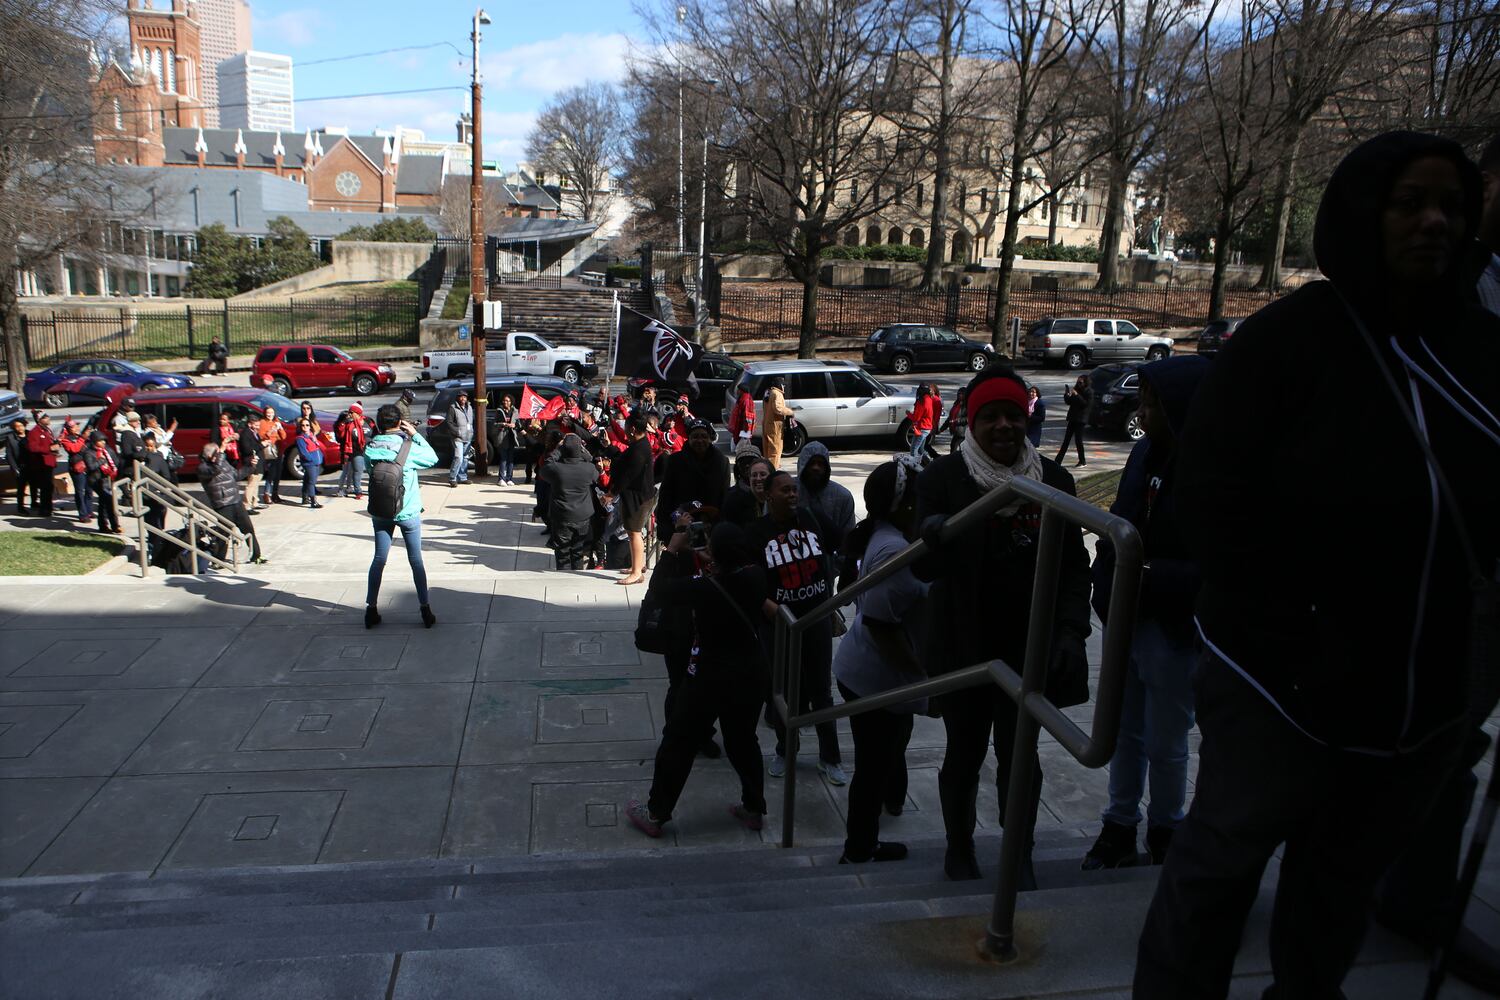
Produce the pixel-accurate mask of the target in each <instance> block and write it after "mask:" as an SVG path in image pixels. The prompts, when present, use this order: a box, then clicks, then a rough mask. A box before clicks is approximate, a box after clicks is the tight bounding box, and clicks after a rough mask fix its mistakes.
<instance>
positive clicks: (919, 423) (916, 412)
mask: <svg viewBox="0 0 1500 1000" xmlns="http://www.w3.org/2000/svg"><path fill="white" fill-rule="evenodd" d="M906 419H908V420H910V421H911V429H912V430H913V431H914V432H916V433H919V434H920V433H921V432H922V431H930V430H932V397H931V396H924V397H922V398H921V399H919V400H917V404H916V405H915V406H913V407H912V408H911V412H910V413H908V414H907V415H906Z"/></svg>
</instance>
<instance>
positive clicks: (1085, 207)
mask: <svg viewBox="0 0 1500 1000" xmlns="http://www.w3.org/2000/svg"><path fill="white" fill-rule="evenodd" d="M1079 214H1080V215H1081V216H1082V220H1083V221H1084V222H1085V223H1086V222H1088V221H1089V203H1088V202H1084V203H1083V209H1082V211H1081V212H1080V213H1079Z"/></svg>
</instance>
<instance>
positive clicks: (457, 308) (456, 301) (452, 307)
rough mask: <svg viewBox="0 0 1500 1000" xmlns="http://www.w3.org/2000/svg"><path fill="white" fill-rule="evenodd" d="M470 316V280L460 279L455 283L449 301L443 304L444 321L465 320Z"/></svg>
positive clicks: (449, 294)
mask: <svg viewBox="0 0 1500 1000" xmlns="http://www.w3.org/2000/svg"><path fill="white" fill-rule="evenodd" d="M467 315H469V279H468V278H459V279H456V280H455V281H454V282H453V289H452V290H451V291H450V292H449V293H448V301H447V302H444V303H443V316H442V318H443V319H463V318H464V317H465V316H467Z"/></svg>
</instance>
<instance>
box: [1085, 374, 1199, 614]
mask: <svg viewBox="0 0 1500 1000" xmlns="http://www.w3.org/2000/svg"><path fill="white" fill-rule="evenodd" d="M1210 367H1211V365H1210V362H1209V360H1208V359H1207V358H1204V357H1199V356H1197V355H1184V356H1182V357H1176V358H1164V359H1163V360H1161V361H1153V362H1152V363H1151V364H1149V365H1145V366H1144V367H1142V368H1141V370H1140V378H1141V381H1142V382H1145V383H1146V384H1148V385H1150V386H1151V391H1152V393H1153V394H1154V395H1155V396H1156V398H1157V399H1158V400H1160V401H1161V405H1162V409H1163V410H1164V411H1165V413H1166V418H1167V423H1168V424H1169V425H1170V426H1171V428H1172V433H1173V435H1174V436H1178V437H1180V436H1181V434H1182V431H1183V428H1184V427H1185V426H1186V425H1187V416H1188V408H1189V406H1190V405H1191V404H1192V402H1193V396H1194V395H1196V394H1197V391H1198V386H1199V385H1201V384H1202V382H1203V378H1204V376H1205V375H1207V374H1208V369H1209V368H1210ZM1176 458H1177V449H1176V445H1175V442H1168V443H1166V444H1162V443H1161V442H1157V441H1152V440H1151V439H1150V438H1149V437H1147V438H1141V440H1140V441H1138V442H1136V445H1135V447H1134V448H1132V449H1131V450H1130V458H1129V460H1128V461H1127V462H1126V463H1125V471H1124V472H1123V473H1122V474H1121V475H1120V488H1119V491H1118V492H1117V493H1116V494H1115V502H1114V503H1113V504H1111V505H1110V508H1109V512H1110V513H1111V514H1116V515H1118V516H1120V517H1123V518H1125V520H1127V521H1129V522H1130V523H1131V524H1133V525H1135V526H1136V528H1137V529H1138V530H1139V531H1140V533H1141V541H1142V542H1143V543H1144V545H1145V550H1146V563H1147V566H1148V568H1147V570H1146V571H1145V573H1143V574H1142V576H1141V596H1140V602H1139V604H1138V605H1137V608H1136V611H1137V614H1138V616H1139V617H1140V618H1142V619H1147V618H1149V619H1151V620H1153V621H1155V622H1157V623H1158V624H1159V625H1161V627H1162V629H1163V631H1165V632H1166V633H1167V635H1168V636H1169V637H1171V638H1173V639H1176V640H1178V641H1180V642H1182V643H1184V644H1186V643H1189V642H1191V641H1192V636H1193V601H1194V600H1195V599H1196V598H1197V596H1198V564H1197V563H1196V562H1195V561H1194V560H1193V558H1192V554H1191V553H1190V551H1189V549H1188V544H1187V539H1186V538H1184V537H1183V534H1182V523H1181V519H1180V517H1179V512H1178V501H1177V496H1176V486H1177V482H1176V476H1175V474H1174V471H1175V470H1174V467H1175V465H1176ZM1114 568H1115V553H1114V546H1113V545H1111V544H1110V542H1109V539H1107V538H1101V539H1100V540H1099V543H1098V547H1097V549H1096V554H1095V557H1094V610H1095V611H1097V612H1098V613H1099V620H1100V621H1108V613H1109V599H1110V595H1111V593H1112V591H1113V587H1112V576H1111V574H1113V572H1114Z"/></svg>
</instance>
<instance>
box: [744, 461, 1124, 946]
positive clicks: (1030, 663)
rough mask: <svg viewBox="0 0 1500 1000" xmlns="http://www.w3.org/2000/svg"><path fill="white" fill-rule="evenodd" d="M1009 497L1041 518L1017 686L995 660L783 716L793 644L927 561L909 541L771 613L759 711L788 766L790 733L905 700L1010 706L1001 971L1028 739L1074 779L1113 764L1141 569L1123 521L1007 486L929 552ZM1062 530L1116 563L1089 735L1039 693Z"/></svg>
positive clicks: (796, 661) (797, 664)
mask: <svg viewBox="0 0 1500 1000" xmlns="http://www.w3.org/2000/svg"><path fill="white" fill-rule="evenodd" d="M1018 496H1019V497H1022V498H1024V499H1027V500H1030V501H1033V502H1035V503H1037V504H1039V505H1040V506H1041V508H1042V522H1041V531H1040V534H1039V537H1038V540H1037V559H1036V576H1035V579H1034V581H1033V587H1032V597H1031V616H1030V619H1029V621H1028V628H1027V636H1026V662H1025V664H1024V665H1023V668H1022V670H1021V672H1020V673H1019V674H1018V673H1016V671H1015V670H1014V669H1013V668H1012V667H1011V666H1010V665H1009V664H1007V663H1005V662H1003V661H1001V660H990V661H988V662H985V663H977V664H973V665H971V666H968V667H966V668H963V669H960V670H956V671H953V672H951V673H947V674H942V675H940V676H937V677H931V678H928V679H927V680H924V681H918V682H916V683H914V684H907V685H903V686H902V687H898V688H894V689H892V690H890V691H885V692H882V693H881V694H878V695H875V696H872V697H868V698H860V699H859V700H857V701H854V702H846V703H844V704H842V705H835V706H833V707H832V708H825V709H820V710H818V711H814V712H808V713H807V714H805V715H794V714H792V711H791V706H793V705H798V704H800V703H801V702H800V694H801V665H802V664H801V660H802V642H801V637H802V633H804V632H806V631H807V630H808V629H809V628H811V627H812V626H814V625H816V624H818V623H819V622H822V621H826V620H827V619H828V618H830V617H831V616H832V615H833V614H834V612H835V611H837V610H838V609H839V608H841V607H843V606H845V605H847V604H849V603H851V602H852V601H854V600H855V599H856V598H858V597H859V596H860V595H861V594H864V593H866V592H867V591H869V590H870V589H871V588H873V587H876V586H878V585H879V584H881V583H882V582H884V581H885V580H887V579H889V578H890V577H891V576H893V575H895V574H896V573H898V572H900V571H901V570H902V569H905V568H906V567H908V566H910V565H911V564H912V563H914V562H916V561H917V560H919V559H921V558H922V557H923V556H925V555H927V554H928V553H929V552H930V551H931V549H930V548H929V546H928V544H927V542H926V541H924V540H920V539H919V540H918V541H915V542H913V543H912V544H910V545H908V546H907V547H906V548H905V549H903V550H902V551H901V552H900V553H898V554H897V555H895V556H893V557H891V558H890V559H888V560H886V561H885V562H883V563H881V564H880V565H879V566H877V567H876V568H874V569H873V570H871V571H870V572H869V573H867V574H865V575H863V576H861V577H860V578H859V580H857V581H856V582H855V583H854V584H852V585H851V586H849V587H846V588H844V589H843V590H841V591H839V592H838V593H837V594H835V595H834V596H832V597H830V598H829V599H828V600H827V601H825V602H823V603H822V604H820V605H819V606H818V607H817V608H815V609H813V610H812V611H810V612H808V613H807V614H806V615H803V616H802V617H801V618H798V617H797V616H796V615H795V614H794V613H793V612H792V611H791V610H790V609H788V608H787V607H786V606H785V605H782V606H781V608H780V610H779V612H778V614H777V617H776V631H775V637H774V640H773V659H772V673H771V686H772V693H771V701H772V705H773V706H774V708H775V711H776V712H777V714H779V715H780V717H781V718H782V720H783V722H784V724H785V726H786V730H787V732H786V757H787V760H788V761H795V760H796V759H797V748H798V744H799V743H800V742H801V733H800V730H802V729H806V728H808V727H810V726H816V725H817V724H818V723H821V722H832V721H834V720H836V719H842V718H846V717H848V716H851V715H859V714H862V713H864V712H872V711H875V710H877V709H882V708H886V707H888V706H891V705H897V704H901V703H903V702H908V701H911V700H913V699H916V698H926V697H932V696H935V695H940V694H947V693H950V692H953V691H960V690H964V689H966V688H973V687H979V686H981V685H984V684H994V685H996V686H997V687H999V688H1000V690H1001V691H1003V692H1004V693H1005V695H1006V697H1008V698H1010V699H1011V700H1012V701H1014V702H1015V703H1016V705H1017V708H1018V711H1017V719H1016V735H1015V743H1014V745H1013V748H1012V752H1011V758H1010V760H1011V766H1010V775H1009V781H1008V787H1007V792H1006V800H1005V802H1006V808H1005V815H1006V816H1007V817H1011V821H1010V822H1009V823H1007V824H1006V826H1005V830H1004V834H1003V836H1002V838H1001V842H1000V868H999V881H998V884H997V885H996V888H995V902H994V906H993V909H992V912H991V916H990V923H989V927H988V929H987V931H986V948H987V950H988V951H989V953H990V954H991V955H992V956H993V957H995V958H997V959H999V960H1002V961H1008V960H1011V959H1013V958H1014V957H1015V954H1016V952H1015V912H1016V893H1017V891H1018V889H1019V878H1020V871H1021V864H1022V861H1023V860H1024V854H1025V849H1026V842H1027V840H1028V838H1029V836H1030V833H1031V830H1030V827H1031V823H1030V819H1029V816H1028V812H1029V809H1028V804H1029V802H1030V799H1031V794H1032V789H1031V783H1032V767H1031V760H1032V758H1033V757H1034V756H1035V755H1036V751H1037V737H1038V734H1039V729H1041V728H1045V729H1046V730H1047V731H1048V732H1049V733H1051V734H1052V735H1053V736H1054V737H1056V739H1057V741H1058V743H1060V744H1061V745H1062V746H1063V747H1064V748H1065V749H1066V750H1067V751H1068V753H1070V754H1072V755H1073V757H1074V758H1075V759H1076V760H1077V761H1078V762H1079V763H1080V764H1082V765H1083V766H1085V767H1089V768H1097V767H1103V766H1104V765H1105V764H1107V763H1109V759H1110V757H1112V756H1113V755H1114V750H1115V740H1116V737H1117V736H1118V735H1119V728H1120V704H1121V698H1122V692H1123V688H1124V681H1125V668H1126V664H1127V662H1128V660H1129V656H1130V641H1131V636H1132V634H1133V632H1134V627H1135V609H1136V601H1137V598H1138V596H1139V592H1140V582H1141V567H1142V564H1143V560H1144V548H1143V546H1142V544H1141V538H1140V534H1139V533H1138V532H1137V531H1136V529H1135V526H1134V525H1132V524H1131V523H1130V522H1129V521H1126V520H1125V519H1124V518H1121V517H1117V516H1115V515H1113V514H1110V513H1108V512H1106V511H1102V510H1100V509H1099V508H1097V507H1095V506H1093V505H1092V504H1088V503H1085V502H1083V501H1082V500H1079V499H1078V498H1077V497H1075V496H1072V495H1070V494H1067V493H1064V492H1062V491H1060V490H1057V489H1053V488H1052V487H1050V486H1047V485H1045V484H1043V483H1040V482H1037V481H1036V480H1032V479H1022V478H1016V479H1013V480H1011V482H1010V483H1009V484H1007V485H1006V486H1002V487H999V488H997V489H995V490H992V491H990V492H989V493H987V494H986V495H984V496H983V497H981V498H979V499H978V500H976V501H975V502H974V503H972V504H970V505H969V506H968V507H965V508H964V509H963V510H962V511H959V512H958V513H957V514H955V515H953V516H952V517H950V518H949V519H948V520H947V523H945V524H944V525H943V528H942V531H941V533H940V534H939V536H938V545H939V546H940V547H941V546H947V545H952V544H955V543H958V542H959V541H960V539H961V538H962V537H963V536H964V535H966V534H967V533H968V532H970V531H972V530H974V529H975V528H977V527H978V526H979V525H980V524H981V523H982V522H983V521H984V520H985V519H987V518H989V517H990V516H991V515H993V514H994V512H995V511H997V510H999V509H1000V508H1001V507H1004V506H1006V505H1007V504H1009V503H1011V502H1013V501H1014V500H1015V499H1016V498H1017V497H1018ZM1069 523H1072V524H1078V525H1080V526H1082V527H1084V528H1088V529H1090V530H1092V531H1094V532H1097V533H1098V534H1100V535H1101V536H1104V537H1107V538H1108V539H1109V540H1110V541H1111V542H1112V543H1113V544H1114V547H1115V557H1116V559H1115V569H1114V576H1113V589H1112V591H1111V594H1110V602H1109V615H1108V622H1107V624H1106V625H1105V628H1104V634H1103V656H1102V659H1101V661H1100V669H1099V684H1098V690H1097V692H1096V695H1095V699H1094V715H1093V720H1092V723H1091V726H1090V731H1089V732H1085V731H1084V730H1083V729H1082V728H1081V727H1080V726H1079V725H1078V724H1077V723H1075V722H1074V721H1073V720H1072V719H1070V718H1068V717H1067V716H1066V715H1064V714H1063V711H1062V709H1060V708H1058V707H1057V706H1056V705H1055V704H1053V703H1052V702H1051V701H1050V700H1049V699H1048V698H1047V695H1046V692H1045V688H1046V679H1047V665H1048V663H1049V662H1050V660H1051V655H1052V635H1053V632H1054V627H1055V619H1056V613H1055V612H1056V603H1057V585H1058V577H1059V574H1060V570H1061V566H1062V554H1063V546H1062V543H1063V528H1064V526H1065V525H1066V524H1069ZM796 790H797V783H796V781H794V780H793V778H792V775H790V774H788V775H787V778H786V782H785V786H784V791H783V802H782V819H781V824H782V825H781V846H782V847H791V846H792V830H793V826H794V824H795V822H796ZM1019 817H1026V818H1025V819H1019Z"/></svg>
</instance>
